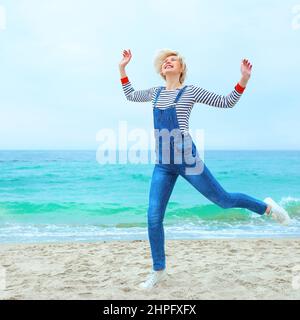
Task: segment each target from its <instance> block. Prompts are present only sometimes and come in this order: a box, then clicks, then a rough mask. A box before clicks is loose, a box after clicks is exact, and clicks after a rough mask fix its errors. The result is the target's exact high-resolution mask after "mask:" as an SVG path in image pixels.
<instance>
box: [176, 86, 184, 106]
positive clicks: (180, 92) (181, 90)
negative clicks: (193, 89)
mask: <svg viewBox="0 0 300 320" xmlns="http://www.w3.org/2000/svg"><path fill="white" fill-rule="evenodd" d="M186 87H187V86H184V87H183V88H181V89H180V90H179V92H178V94H177V97H176V98H175V101H174V103H177V102H178V100H179V99H180V97H181V95H182V94H183V92H184V90H185V89H186Z"/></svg>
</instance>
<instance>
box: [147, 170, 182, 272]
mask: <svg viewBox="0 0 300 320" xmlns="http://www.w3.org/2000/svg"><path fill="white" fill-rule="evenodd" d="M170 168H172V166H170V165H164V164H156V165H155V167H154V170H153V174H152V179H151V187H150V194H149V207H148V237H149V242H150V247H151V255H152V260H153V269H154V270H162V269H165V267H166V258H165V249H164V247H165V239H164V228H163V219H164V215H165V211H166V207H167V204H168V201H169V198H170V196H171V193H172V190H173V188H174V185H175V182H176V179H177V177H178V173H175V172H174V171H172V170H170Z"/></svg>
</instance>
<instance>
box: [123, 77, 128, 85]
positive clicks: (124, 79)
mask: <svg viewBox="0 0 300 320" xmlns="http://www.w3.org/2000/svg"><path fill="white" fill-rule="evenodd" d="M121 82H122V84H126V83H127V82H129V79H128V77H124V78H121Z"/></svg>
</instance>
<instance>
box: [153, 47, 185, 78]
mask: <svg viewBox="0 0 300 320" xmlns="http://www.w3.org/2000/svg"><path fill="white" fill-rule="evenodd" d="M173 55H175V56H177V57H178V59H179V62H180V63H181V66H182V72H181V74H180V77H179V82H180V83H183V82H184V80H185V78H186V71H187V67H186V64H185V62H184V57H183V56H182V55H181V54H180V53H179V52H178V51H175V50H171V49H161V50H159V51H158V52H157V53H156V57H155V59H154V67H155V70H156V72H157V73H159V74H160V75H161V76H162V78H164V80H166V77H165V76H164V75H163V74H162V72H161V67H162V65H163V62H164V60H165V59H166V58H167V57H169V56H173Z"/></svg>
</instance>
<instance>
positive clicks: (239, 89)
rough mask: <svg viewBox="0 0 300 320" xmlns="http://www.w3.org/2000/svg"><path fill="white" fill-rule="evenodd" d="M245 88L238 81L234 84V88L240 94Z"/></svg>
mask: <svg viewBox="0 0 300 320" xmlns="http://www.w3.org/2000/svg"><path fill="white" fill-rule="evenodd" d="M245 89H246V87H242V86H241V85H240V84H239V83H238V84H237V85H236V86H235V90H236V91H237V92H238V93H240V94H242V93H243V92H244V90H245Z"/></svg>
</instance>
